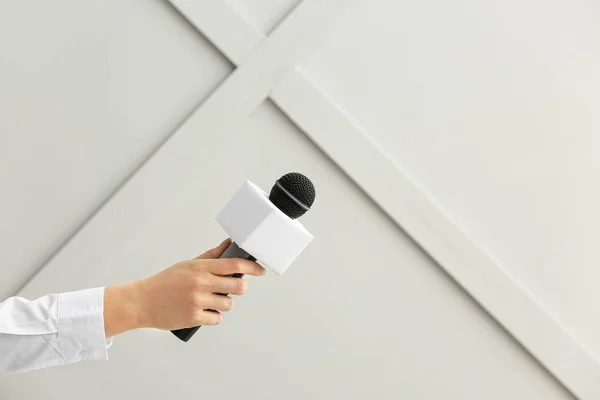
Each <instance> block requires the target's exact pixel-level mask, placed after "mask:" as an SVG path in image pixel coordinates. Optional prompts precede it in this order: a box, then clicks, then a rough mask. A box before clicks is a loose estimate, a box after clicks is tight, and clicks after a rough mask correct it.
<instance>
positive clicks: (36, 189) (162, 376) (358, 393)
mask: <svg viewBox="0 0 600 400" xmlns="http://www.w3.org/2000/svg"><path fill="white" fill-rule="evenodd" d="M295 3H296V2H294V1H278V2H266V1H252V2H241V1H234V2H232V4H233V5H235V6H236V7H237V8H238V10H239V12H240V14H241V15H243V16H244V17H246V18H248V19H249V20H251V21H252V23H253V24H254V25H255V26H256V27H258V28H260V29H261V30H263V31H264V32H269V31H270V30H271V29H272V28H273V27H274V26H276V25H277V23H278V21H279V19H280V17H281V16H284V15H285V14H286V13H287V12H289V10H290V9H292V8H293V6H294V5H295ZM370 4H373V5H372V6H370ZM388 4H390V3H381V2H377V3H370V2H369V3H366V2H365V3H363V8H359V9H358V11H356V12H355V13H351V14H349V15H348V16H347V17H346V18H345V19H342V20H341V21H340V22H339V24H338V25H336V27H335V29H334V30H333V33H332V34H331V36H328V37H325V38H324V44H323V46H322V47H321V50H320V51H319V52H317V53H315V55H314V57H313V58H311V59H309V60H307V62H306V64H304V65H303V68H304V69H305V70H306V71H307V72H308V73H309V74H311V76H313V77H315V78H316V79H317V81H318V83H319V85H320V86H322V87H324V88H326V90H329V91H331V93H333V94H334V95H335V96H336V98H339V99H340V101H342V103H343V104H344V106H346V107H347V108H348V109H349V110H351V111H352V112H353V113H356V114H357V115H358V116H359V118H361V120H364V121H367V123H369V121H373V122H372V124H374V123H375V122H377V123H378V124H380V125H369V127H370V128H375V129H374V131H375V132H377V135H380V136H377V139H378V140H381V141H382V142H383V143H385V144H386V145H389V147H390V149H392V151H397V150H394V149H396V148H395V147H393V146H396V145H397V143H396V141H397V140H398V138H402V136H401V135H399V133H400V132H403V129H404V127H402V126H398V125H396V124H397V119H395V118H392V116H393V114H394V113H395V112H396V108H394V107H395V106H398V105H399V104H402V103H399V102H398V100H399V97H398V94H399V93H401V92H402V91H403V90H406V87H405V83H404V82H403V81H401V80H399V78H400V77H402V74H396V72H397V69H396V67H400V66H402V65H404V64H401V61H404V59H403V58H395V57H396V56H395V54H396V53H395V52H394V49H395V46H397V45H398V42H397V40H398V39H397V38H403V37H404V36H405V33H406V32H403V31H402V29H405V28H402V27H403V26H406V25H405V24H404V25H403V24H397V20H396V19H394V18H392V17H390V16H393V15H395V16H396V17H398V16H403V18H406V19H407V20H406V21H404V22H405V23H407V22H409V20H412V21H414V22H413V23H414V28H415V29H416V28H419V27H421V28H423V27H424V26H426V24H424V23H423V21H422V20H419V19H418V18H411V17H410V15H411V14H410V13H406V10H405V9H404V8H386V7H389V6H388ZM435 5H436V6H439V4H437V3H436V4H435ZM429 6H430V7H434V4H433V3H431V4H429ZM415 7H417V6H415ZM423 7H425V6H423ZM428 10H429V8H427V7H425V8H423V9H422V10H421V13H422V14H427V12H428ZM413 11H414V10H413ZM479 11H481V10H479ZM357 12H358V13H362V14H363V15H367V16H369V18H368V19H367V22H366V24H365V22H364V21H362V22H360V23H358V22H357V21H353V19H352V18H355V17H356V15H357V14H356V13H357ZM417 14H419V13H417ZM413 17H414V15H413ZM344 24H346V25H344ZM458 25H460V24H458ZM357 26H359V27H362V29H360V30H359V29H355V27H357ZM453 26H455V25H452V27H453ZM382 27H387V28H386V29H387V30H385V29H383V28H382ZM452 27H451V28H452ZM451 28H448V29H451ZM382 29H383V31H382ZM423 29H425V28H423ZM417 31H418V30H417ZM352 32H355V33H354V36H353V34H352ZM408 33H411V35H413V36H414V40H425V39H424V37H423V35H419V34H418V33H415V31H411V32H408ZM369 35H371V36H369ZM373 39H376V43H378V45H377V46H371V44H372V43H373ZM371 47H372V48H371ZM0 48H1V49H2V52H1V56H0V83H1V86H0V88H1V90H0V106H1V108H0V141H1V146H0V186H1V187H2V198H1V199H0V206H1V207H0V221H1V223H0V243H1V245H2V250H3V251H2V252H1V255H0V266H1V267H0V268H2V284H0V296H1V297H6V296H9V295H11V294H13V293H14V292H15V290H16V289H18V288H19V287H20V286H21V285H23V284H24V283H25V282H26V281H27V280H28V278H29V277H30V276H31V275H32V274H33V273H34V272H35V271H36V270H38V269H39V268H40V267H42V266H43V264H44V263H45V261H46V260H48V258H49V257H50V256H51V255H52V254H54V253H55V252H56V251H57V250H58V249H59V248H61V246H62V245H63V244H64V243H65V241H66V240H67V239H68V238H69V237H70V236H71V235H73V234H74V233H75V232H76V231H77V229H78V228H79V227H81V226H83V224H84V223H85V222H86V220H88V218H90V217H91V215H92V214H93V213H94V211H95V210H97V209H98V207H99V206H100V205H101V204H103V203H104V202H105V201H106V199H107V198H109V197H110V196H111V194H112V193H114V191H115V190H117V189H118V187H119V185H121V184H122V183H123V182H124V181H125V180H126V179H127V178H128V177H129V176H130V175H131V174H132V173H133V172H134V171H135V169H136V168H137V167H138V166H139V165H140V164H141V163H143V161H144V160H146V159H147V158H148V157H151V155H152V153H153V151H154V150H155V149H156V148H158V147H159V146H160V144H161V143H162V142H163V141H164V140H166V139H167V138H168V136H169V134H170V133H171V132H172V131H173V130H174V129H175V128H176V126H177V125H178V124H180V123H181V122H182V121H183V120H184V119H185V117H186V116H187V115H188V114H189V113H190V112H191V110H193V109H194V108H195V107H196V106H198V105H199V104H200V103H201V102H202V100H203V99H205V98H206V97H207V96H208V95H209V94H210V92H211V91H212V90H214V88H216V87H217V86H218V85H219V84H220V83H221V82H222V81H223V80H224V79H225V78H226V77H227V75H228V74H229V73H230V72H231V71H232V69H233V67H232V66H231V65H230V64H229V63H228V62H227V61H226V60H225V58H224V57H222V56H221V55H220V54H219V53H218V51H216V50H215V49H214V48H213V47H212V45H211V44H210V43H209V42H208V41H207V40H206V39H205V38H203V37H202V36H201V35H200V34H198V33H197V31H195V30H194V29H192V28H191V27H190V26H189V25H188V23H187V22H186V21H185V20H184V19H183V18H182V17H181V16H180V15H178V13H177V12H175V11H174V10H173V9H172V8H171V7H170V6H169V5H168V4H167V3H166V2H164V1H141V0H131V1H128V2H118V1H102V2H100V1H92V2H87V3H78V2H75V1H67V0H61V1H57V2H53V3H52V5H50V4H49V3H46V2H42V1H28V2H15V1H12V2H3V3H0ZM357 50H360V51H361V53H362V52H366V53H363V56H362V57H363V61H364V60H368V62H359V61H360V60H359V59H357V58H355V57H349V54H357V53H356V51H357ZM367 50H368V52H367ZM477 50H478V48H475V49H472V51H473V52H477ZM328 57H329V58H328ZM382 57H383V59H382ZM386 57H387V59H386ZM406 58H407V59H412V60H414V59H415V57H414V55H413V56H411V57H406ZM416 59H417V60H419V59H418V57H417V58H416ZM423 62H425V61H423ZM336 63H338V64H336ZM394 63H396V64H394ZM365 68H366V70H365ZM386 68H387V70H386ZM407 68H408V67H407ZM414 68H417V67H414ZM335 71H338V72H337V73H336V72H335ZM484 78H485V77H484ZM484 78H482V79H484ZM438 79H443V78H442V77H439V78H438ZM449 80H451V77H449ZM361 85H366V86H364V87H366V88H368V92H367V93H364V92H361V91H360V86H361ZM394 85H396V86H394ZM439 101H441V99H439ZM430 105H431V104H430V103H423V104H422V107H429V106H430ZM353 107H354V108H353ZM387 110H389V112H388V111H387ZM434 110H436V109H435V108H434ZM440 115H441V114H440V113H437V112H435V111H434V112H432V116H431V119H432V120H435V119H436V118H440ZM426 117H427V116H426ZM369 118H371V119H369ZM424 118H425V117H424ZM424 120H427V118H425V119H424ZM431 132H436V130H435V129H432V130H431ZM198 135H207V136H208V135H211V132H198ZM233 137H234V138H235V140H228V141H224V142H223V143H222V144H221V145H220V146H218V147H210V148H198V157H199V158H202V160H203V161H202V168H200V169H198V170H197V171H194V176H193V177H190V178H189V179H187V180H186V181H182V182H181V183H180V185H179V188H178V191H177V192H176V193H173V194H172V196H171V202H170V203H169V204H168V205H167V206H165V207H164V208H162V209H158V210H156V213H155V214H154V215H153V217H152V218H150V219H148V220H147V221H144V223H143V224H141V225H140V226H122V227H120V226H115V229H123V230H127V231H129V232H131V234H130V235H129V238H128V240H127V241H126V242H124V243H119V245H118V246H114V245H113V243H112V242H111V240H110V238H109V237H98V238H97V247H96V248H94V249H93V251H91V252H90V254H78V255H77V256H76V259H74V260H73V259H71V260H65V261H68V267H65V268H63V269H60V272H61V274H62V275H61V276H57V274H53V273H52V271H55V270H56V271H58V270H59V266H57V264H56V263H54V264H53V265H52V267H53V269H52V270H45V273H44V272H42V273H41V274H40V275H39V276H38V278H37V279H36V280H35V281H33V282H32V284H30V285H29V286H28V288H27V290H26V292H25V294H26V295H27V296H28V297H34V296H38V295H42V294H44V293H47V292H58V291H65V290H75V289H78V288H83V287H90V286H99V285H109V284H112V283H117V282H121V281H124V280H130V279H137V278H141V277H144V276H147V275H149V274H152V273H154V272H157V271H159V270H160V269H162V268H165V267H167V266H168V265H170V264H172V263H174V262H176V261H178V260H180V259H182V258H188V257H192V256H194V255H196V254H197V253H199V252H202V251H203V250H204V249H206V248H207V247H210V246H213V245H214V244H216V243H217V242H218V241H219V238H221V237H222V236H223V233H222V231H221V230H220V228H219V227H218V226H217V224H216V223H215V222H214V221H213V217H214V215H215V214H216V212H217V211H218V210H219V209H220V207H221V206H222V205H223V203H224V202H225V201H226V200H227V199H228V198H229V196H230V195H231V194H232V193H233V192H234V190H235V189H236V188H237V187H238V186H239V184H240V183H241V182H242V181H243V180H244V179H251V180H252V181H254V182H255V183H257V184H259V185H260V186H262V187H263V188H265V189H266V188H268V187H269V186H270V185H271V184H272V182H273V180H274V179H275V178H277V177H278V176H279V175H281V174H282V173H285V172H287V171H291V170H299V171H301V172H304V173H306V174H307V175H308V176H310V177H311V178H312V179H313V180H314V181H315V184H316V186H317V191H318V197H317V202H316V205H315V208H314V210H312V211H311V212H310V213H309V214H307V215H306V217H305V218H304V219H303V223H304V224H305V225H306V226H307V227H308V228H309V230H311V232H312V233H313V234H314V235H315V237H316V240H315V241H314V242H313V243H312V244H311V246H310V247H309V249H308V250H307V251H306V252H305V253H304V254H303V255H302V257H301V258H300V259H299V260H298V262H297V263H296V264H295V265H294V266H293V267H292V268H291V269H290V270H289V272H287V273H286V275H284V276H283V277H277V276H274V274H271V275H269V276H267V277H265V278H262V279H253V280H251V282H250V291H249V293H248V295H246V296H244V297H243V298H241V299H239V300H238V302H237V307H236V311H235V312H233V313H231V314H230V315H227V318H226V320H225V322H224V323H223V324H222V326H219V327H217V328H203V329H202V330H201V331H200V332H199V333H198V335H197V336H196V337H195V338H194V340H192V341H191V342H190V343H187V344H183V343H180V342H179V341H177V340H176V339H175V338H174V337H172V335H170V334H169V333H167V332H159V331H138V332H131V333H128V334H125V335H123V336H121V337H118V338H116V340H115V344H114V346H113V348H111V350H110V357H111V360H110V361H109V362H106V363H100V362H98V363H82V364H79V365H72V366H67V367H61V368H55V369H49V370H45V371H39V372H35V373H31V374H27V375H16V376H13V375H11V376H2V377H0V395H1V396H2V398H6V399H37V398H47V399H58V398H60V399H76V398H80V397H85V398H89V399H104V398H134V399H135V398H147V399H154V398H156V399H159V398H164V397H165V396H173V397H179V398H184V399H187V398H190V399H191V398H198V397H202V396H210V397H211V398H214V399H233V398H246V399H264V398H274V397H279V398H286V399H305V398H319V399H320V398H323V399H324V398H331V397H332V396H333V397H336V398H348V399H366V398H368V399H388V398H389V399H398V398H407V399H438V398H444V399H446V398H447V399H481V398H485V399H492V400H493V399H507V398H510V399H544V400H546V399H568V398H571V397H570V395H569V394H568V393H567V392H566V391H565V389H564V388H562V386H561V385H560V384H559V383H558V382H556V381H555V380H554V379H553V378H552V377H551V376H550V375H549V374H548V373H547V372H546V371H545V370H544V369H543V368H542V367H541V366H539V365H538V364H537V363H536V362H535V361H534V360H533V359H532V358H531V357H530V356H529V355H528V354H527V352H526V351H525V350H524V349H523V348H521V347H520V346H519V345H518V344H517V343H515V342H514V341H513V340H512V339H511V338H510V336H509V335H508V334H507V333H506V332H505V331H504V330H503V329H502V328H501V327H499V326H498V325H497V324H496V323H494V322H493V321H492V320H491V318H490V317H489V316H488V315H487V314H486V313H485V311H483V310H482V309H480V308H479V307H478V306H477V305H476V303H475V301H474V300H473V299H471V298H470V297H469V296H468V295H466V294H465V293H464V292H463V291H462V290H461V289H460V288H459V287H458V286H457V285H456V284H455V283H454V282H453V281H452V280H451V279H450V278H449V277H448V276H447V275H446V274H445V273H443V272H442V269H441V268H440V267H439V266H438V265H436V264H435V263H434V262H433V261H432V260H431V259H430V258H429V257H428V256H427V255H425V254H424V253H423V252H422V251H421V250H420V249H419V248H418V246H416V245H415V244H414V243H413V242H412V240H411V239H410V238H409V237H408V236H406V235H405V234H404V233H403V231H402V230H401V229H400V228H399V227H398V226H397V225H395V224H393V223H392V222H391V221H390V220H389V219H388V218H387V217H386V216H385V214H383V213H382V212H381V211H380V210H379V209H378V208H377V207H376V206H375V205H374V204H373V203H372V202H371V201H370V200H369V198H368V197H367V196H366V195H365V194H364V193H363V192H362V190H361V188H359V187H357V186H356V185H355V184H353V183H352V182H351V181H350V180H349V179H348V178H347V177H346V176H345V175H344V174H343V173H342V172H341V171H340V170H338V169H337V167H336V166H335V165H334V164H333V163H332V162H331V161H330V160H329V159H328V158H327V157H326V156H325V155H324V154H323V153H322V152H321V151H320V149H319V148H318V147H316V146H315V145H314V144H313V143H311V142H310V141H309V140H308V139H307V138H306V137H305V135H304V133H303V132H302V131H300V130H299V129H298V128H297V127H295V126H293V124H291V122H290V121H289V120H288V119H287V118H286V117H285V116H284V115H283V114H282V113H281V112H280V111H279V110H278V109H277V108H276V107H275V106H274V105H273V104H271V103H270V102H266V103H265V104H264V105H263V106H261V107H260V108H259V109H257V110H256V111H255V112H254V113H253V115H252V116H251V117H250V118H249V119H248V120H247V121H246V122H245V123H244V124H242V126H240V127H239V129H237V130H236V132H235V134H234V135H233ZM413 138H414V140H417V139H416V137H415V136H413ZM422 139H423V140H424V142H427V141H428V140H429V141H430V142H429V143H431V142H435V140H436V136H435V135H433V136H431V139H428V138H427V137H425V138H422ZM438 139H439V138H438ZM419 140H421V138H419ZM409 142H410V141H409ZM556 143H557V144H560V142H556ZM427 149H428V148H427V146H425V145H422V147H420V148H416V150H417V151H415V154H413V155H412V157H413V159H414V160H415V161H414V162H415V164H414V165H415V166H418V165H420V164H417V161H419V160H420V161H421V162H422V163H423V164H422V165H425V164H426V163H427V161H428V160H430V159H428V158H427V157H431V155H428V150H427ZM439 150H440V149H439V148H438V149H437V151H439ZM461 151H462V152H465V154H467V153H466V148H461V147H460V146H458V145H456V147H453V148H452V152H456V153H457V158H462V157H464V154H462V153H460V152H461ZM499 151H500V150H499ZM435 154H437V153H435ZM394 156H395V157H398V158H399V159H402V160H405V154H404V153H402V152H400V151H397V152H395V153H394ZM447 165H451V163H448V164H446V163H445V164H444V168H446V166H447ZM419 171H421V170H419ZM423 171H425V169H423ZM453 176H456V175H453ZM374 179H376V177H374ZM455 189H459V190H463V189H465V188H464V187H463V186H460V185H459V184H458V183H457V184H456V186H455ZM467 189H468V187H467ZM465 190H466V189H465ZM476 192H477V187H474V188H470V192H469V194H472V193H476ZM477 193H478V192H477ZM348 249H352V252H349V251H348ZM65 265H66V264H65Z"/></svg>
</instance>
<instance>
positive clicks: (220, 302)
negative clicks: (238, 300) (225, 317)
mask: <svg viewBox="0 0 600 400" xmlns="http://www.w3.org/2000/svg"><path fill="white" fill-rule="evenodd" d="M201 297H202V298H201V299H198V301H199V302H200V303H201V304H202V306H203V307H205V308H206V310H216V311H231V309H232V308H233V306H234V304H235V303H234V301H233V299H232V298H230V297H227V296H222V295H218V294H214V293H204V294H203V295H202V296H201Z"/></svg>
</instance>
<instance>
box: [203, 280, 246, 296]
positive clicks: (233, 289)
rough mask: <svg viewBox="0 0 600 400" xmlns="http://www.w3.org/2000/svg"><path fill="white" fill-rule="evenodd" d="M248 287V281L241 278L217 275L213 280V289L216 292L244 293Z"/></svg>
mask: <svg viewBox="0 0 600 400" xmlns="http://www.w3.org/2000/svg"><path fill="white" fill-rule="evenodd" d="M247 289H248V283H247V282H246V281H245V280H243V279H240V278H230V277H225V276H215V277H214V279H213V280H212V290H214V292H215V293H224V294H236V295H242V294H244V293H246V290H247Z"/></svg>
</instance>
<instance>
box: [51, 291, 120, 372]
mask: <svg viewBox="0 0 600 400" xmlns="http://www.w3.org/2000/svg"><path fill="white" fill-rule="evenodd" d="M58 334H59V340H60V343H61V347H62V353H63V358H64V362H65V364H70V363H74V362H78V361H82V360H106V359H108V348H109V347H110V345H111V344H112V338H109V339H107V338H106V334H105V331H104V288H94V289H87V290H80V291H77V292H70V293H61V294H60V295H59V297H58Z"/></svg>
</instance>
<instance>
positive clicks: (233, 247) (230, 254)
mask: <svg viewBox="0 0 600 400" xmlns="http://www.w3.org/2000/svg"><path fill="white" fill-rule="evenodd" d="M219 258H243V259H245V260H250V261H256V258H254V257H253V256H251V255H250V254H248V253H246V252H245V251H244V250H243V249H242V248H241V247H240V246H238V245H237V244H236V243H235V242H232V243H231V244H230V245H229V247H228V248H227V250H225V252H224V253H223V255H221V257H219ZM227 276H230V277H233V278H241V277H243V276H244V275H243V274H231V275H227ZM219 294H221V293H219ZM223 296H226V294H223ZM198 329H200V326H194V327H192V328H183V329H176V330H174V331H171V332H172V333H173V334H174V335H175V336H177V337H178V338H179V339H181V340H182V341H184V342H187V341H188V340H190V339H191V338H192V336H194V334H195V333H196V331H197V330H198Z"/></svg>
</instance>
